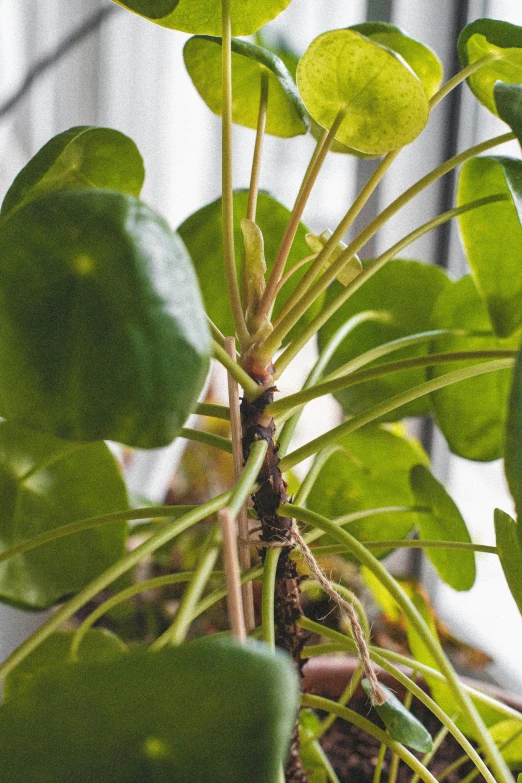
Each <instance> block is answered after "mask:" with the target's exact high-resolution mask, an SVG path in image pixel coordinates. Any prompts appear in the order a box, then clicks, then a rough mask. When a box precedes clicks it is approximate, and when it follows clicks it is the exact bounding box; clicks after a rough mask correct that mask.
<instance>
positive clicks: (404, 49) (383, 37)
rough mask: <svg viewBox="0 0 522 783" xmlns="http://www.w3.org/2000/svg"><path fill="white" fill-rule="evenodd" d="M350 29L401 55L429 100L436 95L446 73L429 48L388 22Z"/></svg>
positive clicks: (366, 23)
mask: <svg viewBox="0 0 522 783" xmlns="http://www.w3.org/2000/svg"><path fill="white" fill-rule="evenodd" d="M349 29H350V30H354V31H355V32H356V33H361V35H364V36H365V37H366V38H369V39H370V40H372V41H376V42H377V43H379V44H381V45H382V46H386V47H387V48H388V49H391V50H392V51H393V52H396V53H397V54H399V55H400V56H401V57H402V59H403V60H404V61H405V62H407V63H408V65H409V66H410V68H411V69H412V71H413V72H414V73H415V74H416V75H417V76H418V78H419V79H420V80H421V82H422V84H423V86H424V89H425V90H426V94H427V96H428V98H432V97H433V95H435V93H436V92H437V90H438V89H439V87H440V85H441V82H442V77H443V75H444V73H443V68H442V63H441V61H440V60H439V58H438V57H437V55H436V54H435V52H433V51H432V50H431V49H430V48H429V47H428V46H426V45H425V44H422V43H420V41H416V40H415V39H414V38H410V37H409V36H408V35H406V33H405V32H404V31H403V30H401V29H400V28H399V27H396V26H395V25H393V24H388V23H387V22H363V23H362V24H355V25H352V27H350V28H349Z"/></svg>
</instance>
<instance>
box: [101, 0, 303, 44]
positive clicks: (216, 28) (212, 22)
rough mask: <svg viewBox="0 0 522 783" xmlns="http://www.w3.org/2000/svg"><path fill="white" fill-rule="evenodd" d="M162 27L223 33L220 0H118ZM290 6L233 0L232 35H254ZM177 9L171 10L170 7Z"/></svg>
mask: <svg viewBox="0 0 522 783" xmlns="http://www.w3.org/2000/svg"><path fill="white" fill-rule="evenodd" d="M115 2H117V3H119V4H120V5H123V6H126V7H127V8H130V9H131V10H133V11H136V13H139V14H140V15H141V16H145V17H146V18H147V19H150V20H151V21H153V22H156V23H157V24H160V25H162V27H168V28H170V29H171V30H181V31H182V32H184V33H207V34H208V35H221V32H222V30H221V0H161V5H160V6H159V7H158V8H156V6H158V0H125V1H124V2H123V0H115ZM288 5H290V0H255V2H252V0H230V19H231V22H232V35H251V34H252V33H255V32H256V30H259V29H261V27H263V26H264V25H265V24H266V23H267V22H270V21H271V20H272V19H274V18H275V17H276V16H278V14H280V13H281V11H284V10H285V8H286V7H287V6H288ZM172 8H173V9H174V10H173V11H171V9H172Z"/></svg>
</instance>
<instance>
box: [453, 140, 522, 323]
mask: <svg viewBox="0 0 522 783" xmlns="http://www.w3.org/2000/svg"><path fill="white" fill-rule="evenodd" d="M496 194H501V195H504V196H506V199H507V200H506V201H499V202H495V203H493V204H488V205H487V206H485V207H481V208H480V209H473V210H469V211H468V212H465V213H463V214H462V215H460V216H459V226H460V231H461V235H462V240H463V242H464V248H465V250H466V255H467V258H468V261H469V265H470V267H471V271H472V273H473V277H474V278H475V283H476V285H477V288H478V291H479V293H480V295H481V296H482V298H483V299H484V301H485V303H486V307H487V309H488V312H489V316H490V318H491V322H492V324H493V329H494V330H495V332H496V334H497V335H498V336H499V337H509V336H510V335H511V334H513V332H515V331H516V330H517V329H519V328H520V326H522V225H521V221H522V161H520V160H517V159H515V158H506V157H487V156H484V157H480V158H473V159H472V160H468V161H467V162H466V163H465V164H464V165H463V167H462V170H461V173H460V177H459V183H458V190H457V204H458V205H459V206H460V205H461V204H467V203H468V202H470V201H473V200H474V199H480V198H483V197H487V196H492V195H496Z"/></svg>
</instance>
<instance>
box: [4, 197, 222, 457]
mask: <svg viewBox="0 0 522 783" xmlns="http://www.w3.org/2000/svg"><path fill="white" fill-rule="evenodd" d="M0 302H1V308H0V352H1V354H2V365H3V367H2V373H1V374H0V415H2V416H4V417H5V418H8V419H14V420H17V421H19V422H20V423H22V424H26V425H28V426H30V427H34V428H36V429H42V430H46V431H49V432H52V433H54V434H55V435H57V436H58V437H63V438H68V439H70V440H78V441H80V440H83V441H85V440H88V441H90V440H100V439H109V440H116V441H120V442H122V443H127V444H129V445H131V446H137V447H141V448H154V447H159V446H164V445H166V444H168V443H170V442H171V441H172V440H173V439H174V438H175V437H176V435H177V434H178V432H179V430H180V429H181V427H182V426H183V423H184V421H185V419H186V418H187V416H188V414H189V413H190V411H191V410H192V407H193V405H194V403H195V401H196V399H197V395H198V394H199V392H200V391H201V388H202V386H203V383H204V380H205V376H206V373H207V369H208V362H209V350H210V346H209V334H208V329H207V325H206V323H205V319H204V313H203V308H202V304H201V299H200V295H199V291H198V286H197V282H196V278H195V275H194V272H193V269H192V267H191V264H190V259H189V258H188V256H187V253H186V250H185V248H184V246H183V244H182V242H181V241H180V240H179V238H178V237H177V236H176V235H175V234H173V233H172V231H171V230H170V229H169V228H168V226H167V225H166V223H165V222H164V221H163V220H162V219H161V218H160V217H159V216H158V215H156V214H155V213H154V212H152V211H151V210H150V209H149V208H148V207H146V206H145V205H144V204H142V203H140V202H139V201H137V200H136V199H135V198H133V197H131V196H125V195H122V194H120V193H115V192H113V191H108V190H95V189H90V190H85V191H73V190H66V191H58V192H55V193H51V194H49V195H46V196H43V197H41V198H39V199H36V200H34V201H31V202H30V203H29V204H27V205H26V206H25V207H23V208H22V209H20V210H18V211H17V212H16V213H14V214H13V215H12V216H11V217H10V218H9V219H8V220H7V221H6V222H5V223H4V224H3V226H2V229H1V231H0Z"/></svg>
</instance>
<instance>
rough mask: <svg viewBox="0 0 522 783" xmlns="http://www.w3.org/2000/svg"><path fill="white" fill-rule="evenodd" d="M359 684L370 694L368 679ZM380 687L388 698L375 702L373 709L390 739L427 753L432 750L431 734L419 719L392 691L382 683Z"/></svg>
mask: <svg viewBox="0 0 522 783" xmlns="http://www.w3.org/2000/svg"><path fill="white" fill-rule="evenodd" d="M361 684H362V686H363V688H364V690H365V691H366V693H367V694H368V695H370V684H369V682H368V680H363V681H362V683H361ZM381 688H382V690H383V691H384V693H385V695H386V696H387V697H388V698H387V701H385V702H384V704H375V705H374V709H375V711H376V712H377V715H378V716H379V718H380V719H381V720H382V722H383V723H384V725H385V726H386V728H387V729H388V731H389V733H390V736H391V737H392V739H394V740H396V741H397V742H401V743H402V744H403V745H407V746H408V747H409V748H413V750H418V751H420V752H421V753H428V751H430V750H432V748H433V740H432V738H431V734H430V733H429V731H428V730H427V729H426V728H425V727H424V726H423V725H422V723H421V722H420V720H418V719H417V718H416V717H415V716H414V715H412V714H411V712H410V711H409V710H407V709H406V707H405V706H404V704H403V703H402V702H401V701H399V699H398V698H397V697H396V696H395V694H394V693H393V691H391V690H390V689H389V688H387V687H386V686H385V685H382V684H381Z"/></svg>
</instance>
